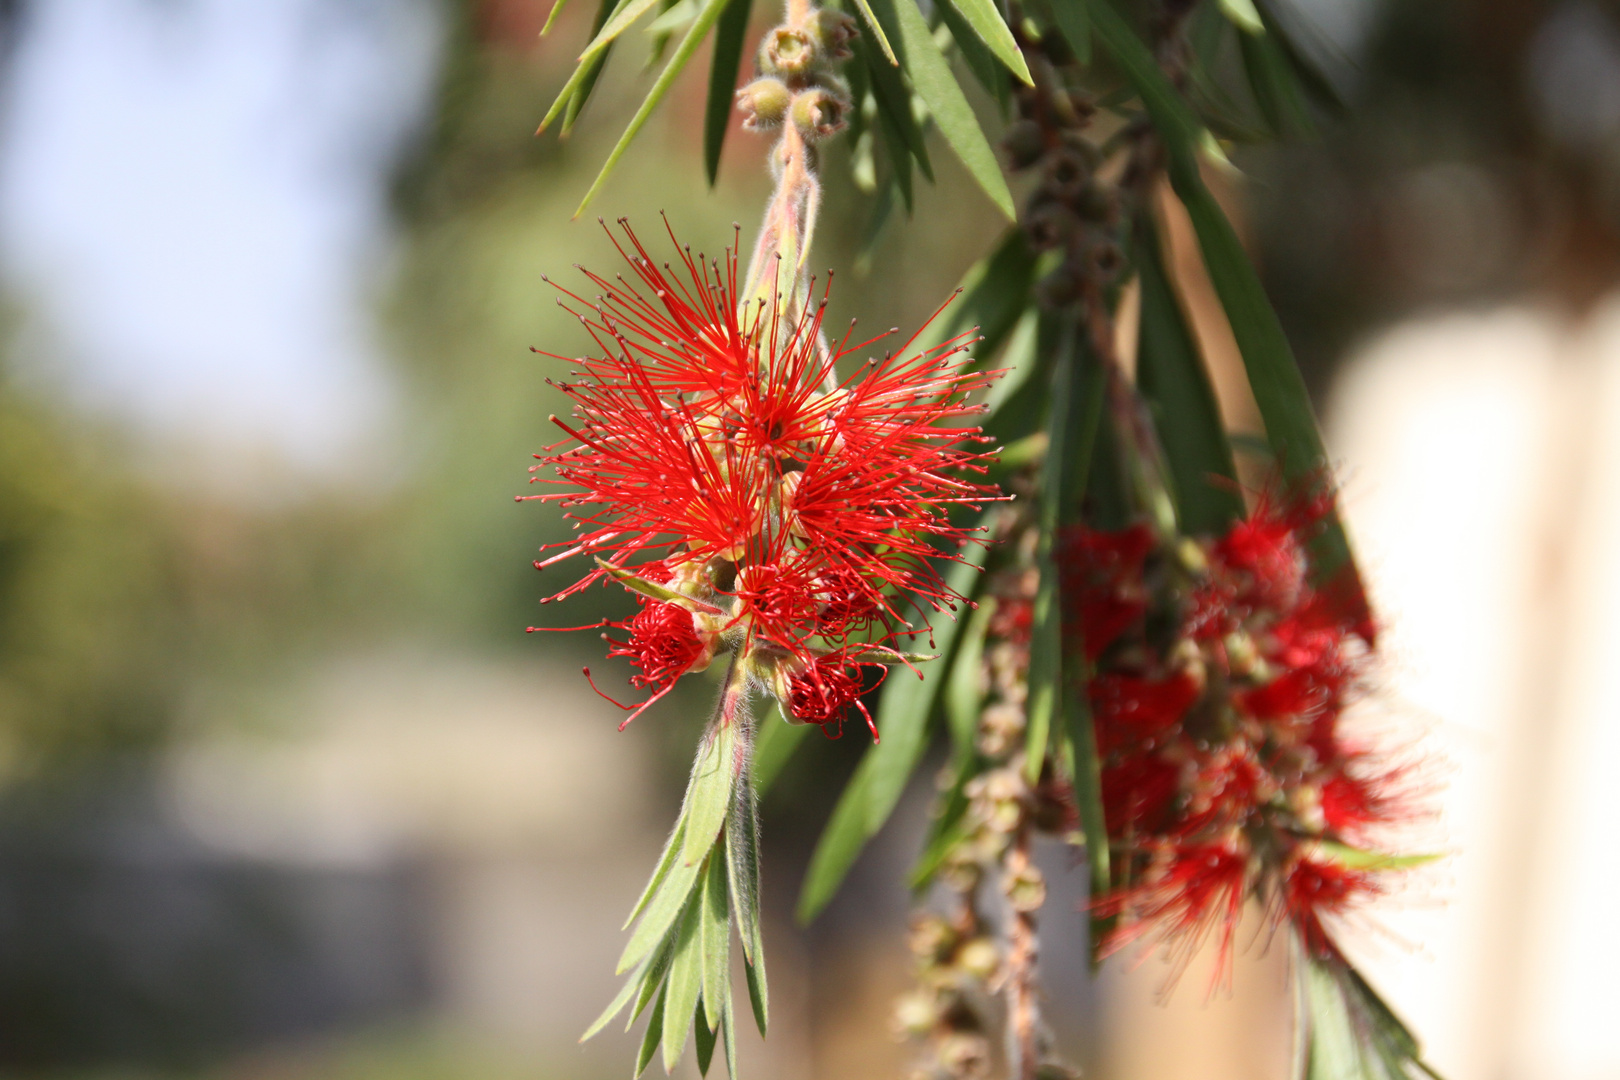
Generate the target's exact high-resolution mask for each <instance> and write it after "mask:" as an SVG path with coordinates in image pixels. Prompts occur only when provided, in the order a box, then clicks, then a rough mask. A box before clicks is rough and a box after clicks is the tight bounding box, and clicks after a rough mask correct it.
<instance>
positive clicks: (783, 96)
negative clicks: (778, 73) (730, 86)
mask: <svg viewBox="0 0 1620 1080" xmlns="http://www.w3.org/2000/svg"><path fill="white" fill-rule="evenodd" d="M792 103H793V93H792V91H790V90H789V89H788V88H787V86H786V84H784V83H783V82H782V80H780V79H773V78H770V77H766V78H763V79H755V80H754V81H753V82H751V83H749V84H748V85H747V86H745V87H743V88H742V89H741V90H738V91H737V108H739V109H741V110H742V111H743V112H745V113H747V114H748V119H746V120H744V121H743V127H745V128H747V129H748V130H750V131H766V130H769V129H771V128H774V127H778V126H780V125H781V123H782V121H783V119H785V118H786V117H787V112H788V106H789V105H791V104H792Z"/></svg>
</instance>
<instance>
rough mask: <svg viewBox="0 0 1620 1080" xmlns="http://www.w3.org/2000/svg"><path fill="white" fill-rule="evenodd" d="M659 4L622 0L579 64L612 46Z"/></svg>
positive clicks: (651, 0)
mask: <svg viewBox="0 0 1620 1080" xmlns="http://www.w3.org/2000/svg"><path fill="white" fill-rule="evenodd" d="M659 2H660V0H621V3H620V4H619V6H618V8H617V9H616V10H615V11H614V13H613V17H612V18H611V19H609V20H608V21H607V25H605V26H603V27H602V28H601V29H600V30H598V31H597V32H596V34H595V36H593V37H592V38H591V41H590V44H588V45H586V46H585V51H584V52H582V53H580V54H579V63H582V64H583V63H584V62H585V61H587V60H589V59H590V58H591V57H593V56H595V55H596V54H597V53H599V52H601V51H602V50H603V49H605V48H607V47H608V46H609V45H611V44H612V43H613V41H614V39H615V38H617V37H618V36H619V35H620V34H623V33H624V32H625V31H626V30H628V29H630V27H631V26H633V25H634V24H635V21H636V20H637V19H639V18H641V17H642V16H643V15H645V14H647V12H649V11H651V10H652V9H653V8H654V7H655V6H656V5H657V4H658V3H659Z"/></svg>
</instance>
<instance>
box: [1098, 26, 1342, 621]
mask: <svg viewBox="0 0 1620 1080" xmlns="http://www.w3.org/2000/svg"><path fill="white" fill-rule="evenodd" d="M1089 3H1090V5H1091V16H1092V23H1093V25H1094V26H1095V28H1096V30H1097V33H1098V36H1099V37H1100V38H1101V39H1102V40H1103V42H1104V44H1105V45H1106V46H1107V48H1108V50H1109V53H1110V54H1111V55H1112V56H1113V57H1114V59H1115V61H1116V62H1117V63H1118V64H1119V67H1120V70H1121V71H1122V72H1123V73H1124V74H1125V76H1126V78H1127V79H1128V80H1129V81H1130V83H1131V86H1132V87H1133V88H1134V89H1135V91H1136V93H1137V94H1138V96H1139V97H1141V99H1142V102H1143V104H1144V105H1146V106H1147V109H1148V112H1149V113H1150V114H1151V115H1152V117H1153V123H1154V128H1155V130H1156V131H1157V132H1158V133H1159V135H1160V137H1161V138H1162V139H1164V142H1165V146H1166V148H1167V149H1168V150H1169V154H1170V182H1171V185H1172V186H1173V187H1174V188H1175V192H1176V195H1177V196H1178V197H1179V198H1180V199H1181V202H1182V205H1183V206H1185V207H1186V208H1187V213H1188V216H1189V217H1191V219H1192V223H1193V229H1194V231H1195V232H1196V233H1197V235H1198V244H1199V247H1200V248H1201V249H1202V251H1203V255H1204V265H1205V267H1206V268H1207V269H1208V271H1209V276H1210V281H1211V282H1212V283H1213V284H1214V286H1215V292H1216V295H1217V296H1219V297H1220V300H1221V306H1222V307H1223V308H1224V309H1225V311H1226V318H1227V321H1228V323H1230V324H1231V327H1232V334H1233V336H1234V337H1235V338H1236V339H1237V343H1238V350H1239V351H1240V352H1241V353H1242V355H1243V365H1244V369H1245V370H1246V371H1247V373H1248V376H1249V386H1250V387H1251V388H1252V389H1253V391H1254V397H1255V403H1256V404H1257V405H1258V406H1259V408H1260V417H1261V419H1262V420H1263V421H1264V422H1265V425H1266V438H1267V439H1268V440H1269V442H1270V443H1271V447H1272V451H1273V452H1274V453H1275V454H1276V456H1277V461H1278V463H1279V465H1280V466H1281V470H1282V475H1283V477H1284V479H1286V480H1288V481H1290V482H1292V483H1294V484H1299V485H1313V484H1320V483H1322V482H1324V480H1325V478H1326V476H1327V474H1328V468H1329V463H1328V459H1327V452H1326V450H1325V448H1324V446H1323V444H1322V436H1321V432H1320V431H1319V430H1318V428H1317V424H1316V416H1315V413H1314V412H1313V410H1312V408H1311V401H1310V395H1309V394H1308V393H1307V392H1306V389H1305V380H1304V378H1303V377H1301V375H1300V373H1299V366H1298V365H1297V364H1296V363H1295V362H1294V353H1293V349H1292V348H1290V347H1289V344H1288V337H1287V335H1285V334H1284V333H1283V329H1282V324H1281V323H1280V322H1279V321H1278V319H1277V313H1276V312H1275V311H1273V310H1272V307H1271V301H1270V300H1269V299H1268V298H1267V296H1266V292H1265V288H1264V287H1263V286H1262V285H1261V283H1260V277H1259V275H1258V274H1256V273H1255V270H1254V266H1253V264H1251V263H1250V262H1249V257H1248V255H1247V254H1246V253H1245V252H1244V250H1243V245H1242V244H1241V243H1240V242H1239V240H1238V236H1237V232H1236V230H1235V229H1233V228H1232V223H1231V222H1230V221H1228V220H1227V218H1226V214H1225V212H1224V211H1222V210H1221V207H1220V204H1219V203H1217V202H1216V201H1215V197H1214V196H1213V195H1211V194H1210V191H1209V188H1208V187H1206V186H1205V185H1204V180H1203V177H1202V176H1201V175H1200V174H1199V171H1198V157H1197V146H1198V140H1199V134H1200V131H1199V126H1198V122H1197V119H1196V118H1195V117H1193V115H1192V114H1191V113H1190V112H1189V111H1188V109H1187V105H1186V102H1185V101H1184V100H1183V99H1182V98H1181V96H1180V95H1179V94H1177V93H1176V90H1175V88H1174V87H1173V86H1171V85H1170V82H1169V80H1168V79H1167V78H1165V75H1164V73H1163V72H1162V71H1160V70H1159V67H1158V65H1157V64H1156V63H1155V62H1154V60H1153V56H1152V53H1150V52H1149V51H1148V48H1147V46H1146V45H1145V44H1144V43H1143V42H1142V40H1141V39H1140V38H1139V37H1137V36H1136V34H1135V32H1134V31H1132V30H1131V28H1130V27H1129V26H1128V25H1126V23H1125V20H1124V19H1122V18H1120V16H1119V14H1118V13H1117V12H1115V11H1114V9H1113V8H1112V7H1110V6H1109V4H1108V3H1107V0H1089ZM1323 526H1324V528H1323V531H1322V533H1321V535H1320V536H1319V537H1318V538H1317V539H1316V540H1315V541H1314V542H1313V543H1312V554H1313V556H1314V560H1313V564H1312V570H1313V573H1314V576H1315V579H1316V580H1317V581H1318V582H1329V583H1332V584H1333V585H1334V587H1335V588H1336V589H1338V590H1339V591H1340V593H1341V595H1342V596H1343V598H1344V602H1345V603H1346V604H1348V605H1350V606H1351V607H1352V608H1353V609H1359V611H1360V612H1362V613H1364V612H1365V609H1366V598H1365V594H1364V593H1363V590H1362V587H1361V581H1360V576H1359V574H1358V573H1357V571H1356V568H1355V563H1354V561H1353V560H1352V558H1351V554H1350V541H1349V538H1348V537H1347V536H1346V535H1345V532H1344V526H1343V524H1342V523H1341V522H1340V520H1339V517H1338V514H1337V513H1336V512H1335V513H1332V514H1330V515H1329V517H1328V518H1327V520H1325V521H1324V522H1323Z"/></svg>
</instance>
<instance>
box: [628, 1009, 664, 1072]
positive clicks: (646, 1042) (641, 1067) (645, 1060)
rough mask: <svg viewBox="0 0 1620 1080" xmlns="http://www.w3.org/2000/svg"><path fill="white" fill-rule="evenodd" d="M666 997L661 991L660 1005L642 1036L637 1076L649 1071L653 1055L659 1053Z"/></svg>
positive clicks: (637, 1059) (654, 1011)
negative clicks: (648, 1067)
mask: <svg viewBox="0 0 1620 1080" xmlns="http://www.w3.org/2000/svg"><path fill="white" fill-rule="evenodd" d="M664 997H665V992H664V991H663V990H659V991H658V1004H657V1005H654V1006H653V1011H652V1014H651V1016H650V1017H649V1018H648V1020H647V1030H646V1031H645V1032H644V1033H643V1034H642V1036H641V1052H640V1053H638V1054H637V1055H636V1071H635V1075H636V1076H640V1075H641V1074H642V1073H644V1072H646V1071H647V1066H648V1065H649V1064H650V1063H651V1062H652V1059H653V1054H655V1053H657V1052H658V1044H659V1042H660V1041H661V1040H662V1039H663V1035H664Z"/></svg>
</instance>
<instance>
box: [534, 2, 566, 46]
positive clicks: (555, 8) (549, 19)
mask: <svg viewBox="0 0 1620 1080" xmlns="http://www.w3.org/2000/svg"><path fill="white" fill-rule="evenodd" d="M567 3H568V0H554V2H553V3H552V5H551V11H550V12H549V13H547V15H546V22H545V25H544V26H542V27H540V36H541V37H545V36H546V35H547V34H549V33H551V24H552V23H554V22H556V21H557V16H558V15H561V14H562V9H563V8H564V6H566V5H567Z"/></svg>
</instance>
